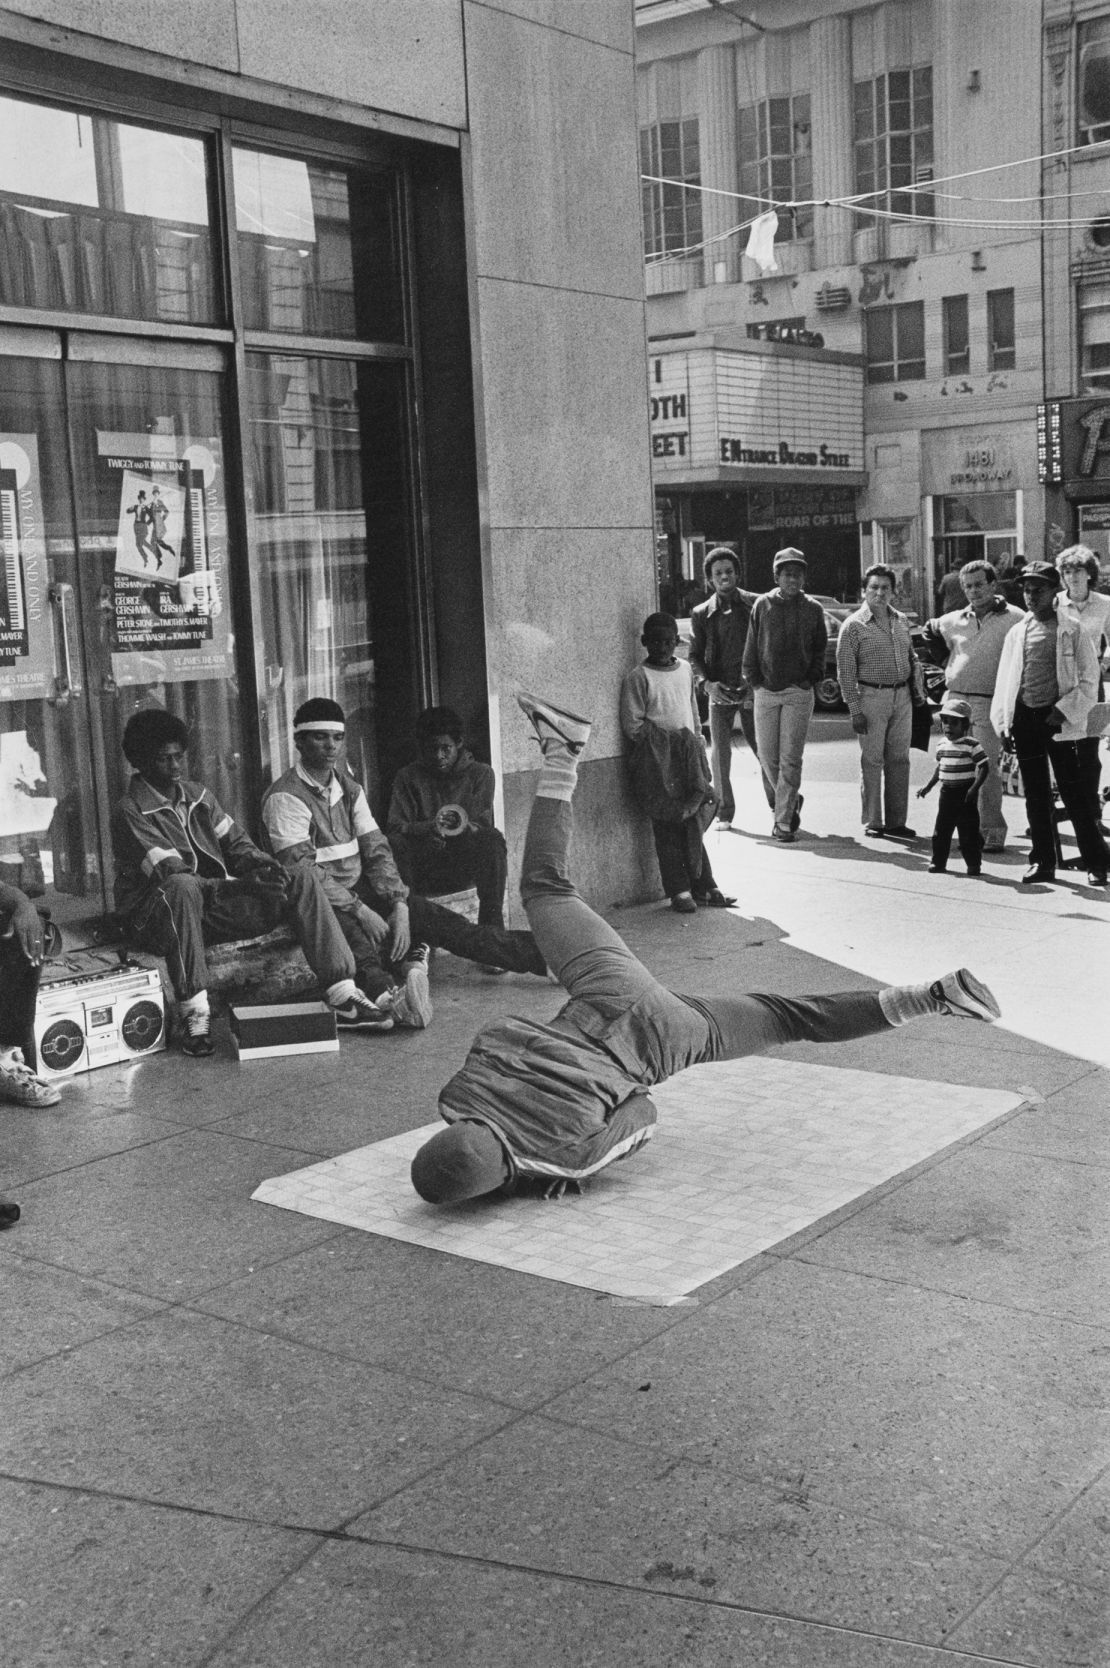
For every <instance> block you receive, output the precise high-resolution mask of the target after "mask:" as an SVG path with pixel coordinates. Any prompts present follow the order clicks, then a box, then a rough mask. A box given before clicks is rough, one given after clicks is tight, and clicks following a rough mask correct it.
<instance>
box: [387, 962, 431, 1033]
mask: <svg viewBox="0 0 1110 1668" xmlns="http://www.w3.org/2000/svg"><path fill="white" fill-rule="evenodd" d="M430 959H431V951H430V950H429V948H428V946H427V945H426V944H417V945H416V946H415V948H414V949H413V950H411V951H410V953H409V954H408V956H406V958H405V982H404V984H403V985H399V986H398V987H397V989H396V990H395V991H394V992H393V999H392V1008H393V1018H394V1020H395V1021H396V1023H397V1024H398V1025H403V1026H404V1028H405V1029H406V1030H407V1031H423V1030H424V1028H425V1027H426V1026H428V1025H430V1024H431V1022H432V998H431V993H430V992H429V990H428V962H429V960H430Z"/></svg>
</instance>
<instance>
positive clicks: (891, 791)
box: [859, 686, 913, 828]
mask: <svg viewBox="0 0 1110 1668" xmlns="http://www.w3.org/2000/svg"><path fill="white" fill-rule="evenodd" d="M859 700H860V710H861V711H862V713H863V715H864V717H865V718H866V719H867V731H866V733H865V734H864V735H861V736H860V738H859V748H860V771H861V776H862V781H861V783H860V795H861V798H862V800H863V818H862V820H863V823H864V825H865V826H868V825H870V826H872V827H876V828H877V827H886V828H904V827H905V826H906V815H907V812H908V810H909V803H910V734H911V732H912V729H913V702H912V701H911V700H910V692H909V688H908V687H907V686H903V687H902V688H901V689H866V688H862V687H861V689H860V692H859Z"/></svg>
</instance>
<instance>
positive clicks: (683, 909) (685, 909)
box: [671, 892, 698, 915]
mask: <svg viewBox="0 0 1110 1668" xmlns="http://www.w3.org/2000/svg"><path fill="white" fill-rule="evenodd" d="M671 908H672V909H673V910H674V912H675V914H676V915H696V914H697V912H698V906H697V904H696V903H695V902H694V897H693V893H691V892H676V893H675V895H674V897H673V898H672V899H671Z"/></svg>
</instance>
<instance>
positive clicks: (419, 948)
mask: <svg viewBox="0 0 1110 1668" xmlns="http://www.w3.org/2000/svg"><path fill="white" fill-rule="evenodd" d="M345 734H346V720H345V719H344V716H343V708H342V707H341V706H340V705H339V703H338V701H331V700H328V699H327V698H326V697H324V696H313V698H312V699H311V700H308V701H305V702H303V703H302V705H301V706H299V707H298V708H297V710H296V712H295V713H294V714H293V743H294V745H295V747H296V749H297V753H298V755H299V757H298V759H297V763H296V764H295V765H294V766H293V767H292V769H291V770H287V771H286V772H285V774H284V775H283V776H279V777H278V779H277V781H276V782H275V783H274V785H273V787H272V788H269V789H268V790H267V792H266V794H265V795H264V797H263V800H262V822H263V825H264V827H265V831H266V840H267V842H268V844H269V846H270V849H271V850H272V851H273V853H274V855H275V857H276V858H277V860H278V862H279V863H281V864H282V866H283V867H284V868H285V869H286V870H287V871H288V872H289V873H291V874H294V875H295V874H300V873H302V872H305V871H308V872H310V873H312V874H313V875H315V876H316V877H317V878H318V880H319V882H320V885H321V886H322V887H323V890H324V893H325V895H326V897H327V899H328V902H329V904H330V905H331V908H332V909H333V911H334V912H335V916H336V918H337V920H338V922H339V926H340V928H341V930H342V932H343V936H344V937H345V939H346V940H347V943H348V944H349V946H350V949H351V953H352V955H353V956H354V961H355V966H356V970H357V971H356V978H357V980H358V984H359V988H360V989H361V990H362V991H364V992H365V994H366V995H367V996H368V997H369V998H370V1000H371V1001H372V1002H373V1003H374V1005H375V1007H376V1008H377V1009H378V1010H379V1011H381V1012H382V1013H383V1015H385V1016H386V1017H387V1018H388V1016H389V1015H390V1014H392V1016H393V1018H394V1019H395V1020H396V1022H397V1023H398V1024H399V1025H413V1026H420V1025H426V1024H427V1023H428V1021H429V1019H430V1018H431V1012H432V1010H431V1002H430V1000H429V998H428V991H427V961H428V949H429V946H433V947H439V946H442V947H443V949H445V950H450V951H451V952H452V953H453V954H454V955H457V956H463V957H465V958H467V959H468V960H470V961H476V962H481V963H483V964H484V965H487V966H492V967H497V968H505V969H508V970H510V971H512V972H515V973H536V974H539V975H540V976H541V977H542V976H543V975H545V974H546V971H547V968H546V965H545V963H544V959H543V957H542V956H541V954H540V952H539V950H538V949H537V948H536V941H535V939H534V938H533V937H532V934H531V933H530V932H514V931H510V930H508V929H507V928H505V927H499V926H494V925H486V924H481V923H480V924H479V925H477V926H475V925H473V924H472V923H471V922H470V921H468V920H467V919H466V917H465V916H464V915H456V914H455V912H454V911H453V910H450V909H446V908H444V907H443V905H442V904H437V903H434V902H433V901H432V900H431V899H429V898H421V897H418V896H417V895H416V894H414V893H410V892H409V889H408V887H407V886H406V885H405V883H404V881H403V880H402V879H401V877H400V875H399V874H398V873H397V865H396V863H395V862H394V861H393V853H392V852H391V851H390V848H389V842H388V841H387V839H386V837H385V835H384V834H383V833H382V831H381V829H380V828H379V827H378V825H377V823H376V822H375V820H374V816H373V813H372V812H371V810H370V807H369V805H368V804H367V801H366V795H365V793H364V792H363V789H362V787H361V785H360V784H359V783H358V782H357V781H356V780H355V778H354V777H353V776H352V775H351V772H350V770H349V769H348V768H347V765H346V763H345V761H343V760H342V759H341V754H342V751H343V740H344V736H345ZM414 946H415V948H414Z"/></svg>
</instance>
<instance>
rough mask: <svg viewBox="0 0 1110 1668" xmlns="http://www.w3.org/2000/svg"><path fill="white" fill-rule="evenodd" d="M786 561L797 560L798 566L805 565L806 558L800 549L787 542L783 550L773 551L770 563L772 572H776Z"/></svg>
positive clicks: (802, 566)
mask: <svg viewBox="0 0 1110 1668" xmlns="http://www.w3.org/2000/svg"><path fill="white" fill-rule="evenodd" d="M788 562H797V564H798V566H799V567H800V568H804V567H805V566H806V559H805V557H804V556H803V555H802V553H801V551H800V550H795V548H794V546H793V545H792V544H788V545H787V547H786V549H785V550H776V551H775V559H774V561H773V562H772V563H771V571H772V573H778V571H779V569H780V568H784V567H785V566H786V564H787V563H788Z"/></svg>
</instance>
